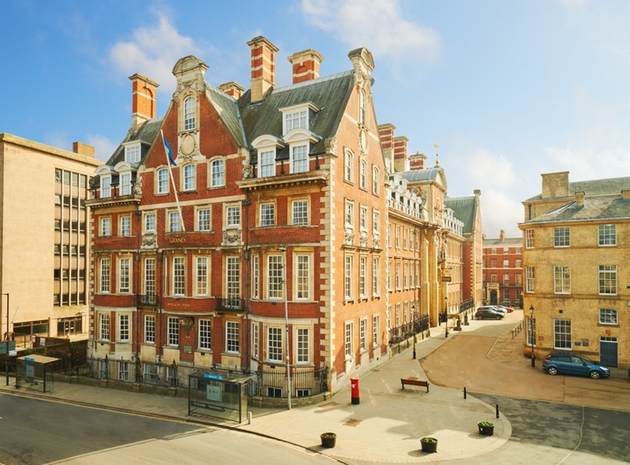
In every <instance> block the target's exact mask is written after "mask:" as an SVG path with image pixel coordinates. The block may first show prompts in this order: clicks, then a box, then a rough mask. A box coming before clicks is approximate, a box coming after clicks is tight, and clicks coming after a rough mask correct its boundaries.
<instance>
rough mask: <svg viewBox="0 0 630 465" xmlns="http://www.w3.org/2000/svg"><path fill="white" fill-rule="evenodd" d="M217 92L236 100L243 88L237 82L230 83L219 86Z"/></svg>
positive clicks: (241, 93)
mask: <svg viewBox="0 0 630 465" xmlns="http://www.w3.org/2000/svg"><path fill="white" fill-rule="evenodd" d="M219 90H221V91H223V92H225V93H226V94H228V95H229V96H231V97H234V98H235V99H236V100H238V99H239V98H241V95H243V92H244V91H245V88H244V87H243V86H242V85H240V84H239V83H238V82H235V81H230V82H226V83H225V84H221V85H220V86H219Z"/></svg>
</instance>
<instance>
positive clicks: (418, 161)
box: [409, 152, 427, 171]
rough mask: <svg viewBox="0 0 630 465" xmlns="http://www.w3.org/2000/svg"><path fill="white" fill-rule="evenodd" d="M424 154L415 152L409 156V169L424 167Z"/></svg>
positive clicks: (421, 168)
mask: <svg viewBox="0 0 630 465" xmlns="http://www.w3.org/2000/svg"><path fill="white" fill-rule="evenodd" d="M426 159H427V157H426V155H424V154H422V153H419V152H416V153H415V154H413V155H411V156H410V157H409V169H410V170H412V171H413V170H423V169H424V160H426Z"/></svg>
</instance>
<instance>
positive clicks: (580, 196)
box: [575, 192, 584, 207]
mask: <svg viewBox="0 0 630 465" xmlns="http://www.w3.org/2000/svg"><path fill="white" fill-rule="evenodd" d="M575 205H576V206H578V207H583V206H584V192H576V193H575Z"/></svg>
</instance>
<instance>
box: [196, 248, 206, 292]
mask: <svg viewBox="0 0 630 465" xmlns="http://www.w3.org/2000/svg"><path fill="white" fill-rule="evenodd" d="M209 276H210V260H209V258H208V257H195V293H196V295H204V296H205V295H208V289H209V287H210V286H209V284H210V283H209Z"/></svg>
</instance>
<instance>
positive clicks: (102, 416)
mask: <svg viewBox="0 0 630 465" xmlns="http://www.w3.org/2000/svg"><path fill="white" fill-rule="evenodd" d="M0 463H1V464H4V465H42V464H55V463H63V464H72V465H79V464H81V465H83V464H85V465H87V464H89V465H111V464H123V463H124V464H133V463H138V464H140V463H142V464H165V463H168V464H178V465H180V464H183V465H185V464H199V463H256V464H263V465H275V464H278V463H290V464H296V465H323V464H331V463H336V462H335V461H333V460H332V459H330V458H328V457H326V456H323V455H320V454H316V453H313V452H311V451H307V450H304V449H300V448H295V447H291V446H288V445H285V444H283V443H280V442H277V441H273V440H270V439H264V438H261V437H258V436H253V435H250V434H247V435H246V436H245V435H244V434H243V433H239V432H235V431H231V430H225V429H221V428H210V427H199V426H198V425H191V424H187V423H184V422H173V421H163V420H158V419H154V418H148V417H144V416H139V415H129V414H121V413H116V412H111V411H106V410H100V409H94V408H86V407H80V406H74V405H69V404H65V403H59V402H50V401H41V400H36V399H30V398H22V397H17V396H12V395H6V394H0Z"/></svg>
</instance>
